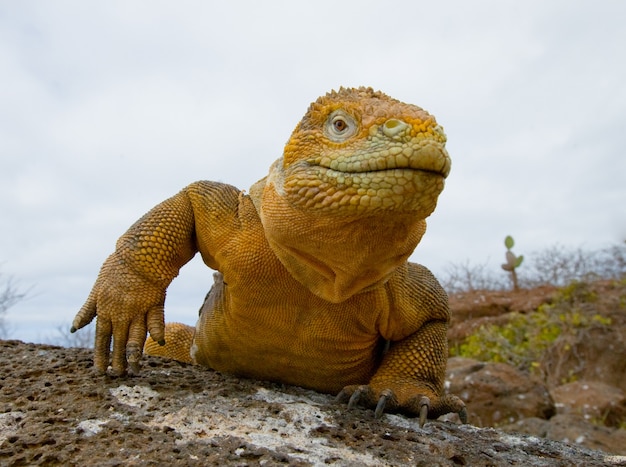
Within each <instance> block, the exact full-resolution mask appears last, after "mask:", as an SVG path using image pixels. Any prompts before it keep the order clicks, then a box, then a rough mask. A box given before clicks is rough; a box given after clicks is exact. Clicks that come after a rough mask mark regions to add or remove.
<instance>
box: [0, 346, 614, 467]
mask: <svg viewBox="0 0 626 467" xmlns="http://www.w3.org/2000/svg"><path fill="white" fill-rule="evenodd" d="M91 357H92V352H91V351H90V350H86V349H64V348H58V347H52V346H39V345H33V344H24V343H21V342H17V341H4V342H3V341H0V413H1V414H3V416H2V417H0V465H186V466H187V465H191V466H195V465H199V466H200V465H278V464H280V465H294V466H296V465H298V466H300V465H326V464H333V465H341V466H345V465H372V466H378V465H421V466H457V465H472V466H486V465H489V466H500V465H503V466H504V465H533V466H546V467H547V466H563V467H565V466H571V465H575V466H576V465H578V466H591V467H594V466H607V465H624V466H626V457H619V456H614V455H608V454H606V453H602V452H600V451H593V450H588V449H585V448H583V447H580V446H576V445H568V444H564V443H560V442H556V441H551V440H548V439H541V438H538V437H532V436H526V435H517V434H510V433H505V432H503V431H500V430H495V429H491V428H476V427H473V426H471V425H457V424H454V423H450V422H442V421H429V422H428V423H427V424H426V425H425V426H424V428H420V427H419V423H418V422H417V420H415V419H411V418H406V417H403V416H398V415H389V414H386V415H383V417H382V419H380V420H377V419H375V418H374V417H373V414H372V411H371V410H364V409H353V410H347V408H346V406H345V405H344V404H336V403H334V398H333V397H332V396H330V395H326V394H319V393H316V392H313V391H308V390H304V389H301V388H297V387H293V386H283V385H280V384H273V383H267V382H260V381H254V380H248V379H242V378H235V377H232V376H227V375H222V374H220V373H217V372H214V371H211V370H208V369H205V368H200V367H195V366H191V365H181V364H178V363H176V362H172V361H166V360H160V359H157V358H154V357H152V358H147V359H145V361H144V362H143V368H142V372H141V374H140V375H138V376H134V377H124V378H112V377H106V376H94V374H93V373H92V371H93V365H92V362H91Z"/></svg>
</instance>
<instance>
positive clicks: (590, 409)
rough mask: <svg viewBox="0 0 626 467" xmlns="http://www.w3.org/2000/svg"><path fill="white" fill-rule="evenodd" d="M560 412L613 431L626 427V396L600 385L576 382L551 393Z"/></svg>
mask: <svg viewBox="0 0 626 467" xmlns="http://www.w3.org/2000/svg"><path fill="white" fill-rule="evenodd" d="M550 393H551V394H552V398H553V399H554V401H555V404H556V407H557V412H558V413H562V414H575V415H581V416H583V417H584V418H585V419H586V420H590V421H592V422H594V423H596V424H602V425H605V426H610V427H619V426H621V425H623V424H625V423H626V393H624V391H622V390H621V389H619V388H616V387H614V386H610V385H608V384H605V383H601V382H599V381H575V382H573V383H568V384H563V385H561V386H558V387H556V388H554V389H553V390H552V391H550Z"/></svg>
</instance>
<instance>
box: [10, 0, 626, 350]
mask: <svg viewBox="0 0 626 467" xmlns="http://www.w3.org/2000/svg"><path fill="white" fill-rule="evenodd" d="M625 21H626V2H624V1H620V0H616V1H603V0H593V1H572V0H565V1H545V0H541V1H529V0H526V1H523V2H520V1H519V0H516V1H504V0H494V1H467V0H458V1H440V2H422V1H410V0H409V1H402V0H396V1H394V2H381V1H365V0H358V1H348V0H343V1H341V2H336V1H332V2H331V1H320V0H316V1H308V2H304V1H303V2H293V1H285V2H276V1H274V2H272V1H267V2H257V1H245V2H244V1H240V2H237V1H231V2H225V1H221V2H209V1H204V2H200V1H178V2H164V1H154V0H152V1H106V2H105V1H99V2H94V1H84V0H76V1H59V0H56V1H54V2H47V1H39V2H34V1H28V0H20V1H9V0H0V222H1V226H2V228H0V273H2V274H3V275H4V276H3V277H6V276H7V275H11V276H13V278H14V279H15V281H17V283H18V284H19V285H20V286H21V287H22V288H23V289H25V288H29V287H32V290H31V291H30V298H29V299H28V300H25V301H23V302H21V303H19V304H17V305H15V306H14V307H13V308H11V309H10V310H9V313H8V316H7V320H8V321H9V324H10V325H11V326H12V328H13V332H12V334H11V337H13V338H18V339H23V340H28V341H41V340H43V339H44V338H45V337H46V336H49V335H53V334H54V331H55V328H56V327H57V326H59V325H61V324H62V325H63V326H66V327H68V326H69V325H70V322H71V319H72V318H73V316H74V314H75V313H76V311H77V310H78V309H79V308H80V306H81V305H82V303H83V301H84V300H85V298H86V297H87V295H88V293H89V290H90V289H91V286H92V284H93V282H94V280H95V278H96V275H97V273H98V270H99V268H100V265H101V263H102V262H103V261H104V259H105V258H106V256H107V255H108V254H110V253H111V252H112V250H113V248H114V245H115V241H116V239H117V238H118V237H119V236H120V235H121V234H122V233H123V232H124V231H125V230H126V229H127V228H128V227H129V226H130V225H131V224H132V223H133V222H134V221H135V220H136V219H137V218H139V217H140V216H141V215H142V214H143V213H144V212H146V211H147V210H148V209H150V208H151V207H152V206H154V205H155V204H157V203H159V202H160V201H162V200H164V199H165V198H167V197H169V196H171V195H173V194H175V193H176V192H177V191H179V190H180V189H181V188H182V187H184V186H185V185H187V184H189V183H191V182H193V181H195V180H200V179H207V180H217V181H223V182H227V183H230V184H233V185H236V186H238V187H240V188H248V187H249V186H250V185H251V184H252V183H254V182H255V181H256V180H257V179H259V178H261V177H263V176H264V175H265V173H266V172H267V168H268V167H269V165H270V164H271V163H272V162H273V161H274V160H275V159H276V158H278V157H279V156H280V155H281V152H282V148H283V145H284V143H285V142H286V140H287V138H288V137H289V135H290V133H291V131H292V130H293V128H294V127H295V125H296V123H297V122H298V121H299V120H300V118H301V117H302V115H303V114H304V112H305V111H306V109H307V107H308V105H309V103H310V102H311V101H313V100H315V99H316V98H317V97H318V96H319V95H321V94H324V93H326V92H327V91H329V90H331V89H333V88H334V89H337V88H338V87H339V86H341V85H343V86H359V85H366V86H372V87H374V88H377V89H380V90H382V91H383V92H385V93H387V94H389V95H391V96H393V97H395V98H397V99H400V100H402V101H405V102H409V103H412V104H417V105H419V106H421V107H424V108H425V109H427V110H428V111H429V112H431V113H432V114H434V115H435V116H436V118H437V120H438V121H439V123H441V125H443V127H444V128H445V130H446V133H447V135H448V141H449V142H448V150H449V152H450V155H451V157H452V173H451V175H450V177H449V178H448V181H447V185H446V188H445V190H444V192H443V194H442V196H441V197H440V201H439V205H438V208H437V210H436V211H435V213H434V214H433V215H432V216H431V217H430V219H429V231H428V232H427V233H426V236H425V237H424V240H423V242H422V243H421V244H420V245H419V246H418V248H417V250H416V252H415V254H414V255H413V257H412V259H413V260H415V261H418V262H421V263H423V264H425V265H426V266H428V267H430V268H431V269H432V270H433V271H434V272H435V273H437V274H441V273H442V271H444V270H445V268H446V266H447V265H449V264H450V263H460V262H463V261H465V260H469V261H470V262H475V263H485V262H488V263H489V264H491V265H493V268H494V270H495V269H496V268H498V267H499V264H500V263H501V262H502V259H503V253H504V246H503V239H504V237H505V235H507V234H511V235H513V236H514V237H515V240H516V248H515V250H516V251H517V252H518V253H528V252H532V251H536V250H540V249H542V248H546V247H549V246H552V245H554V244H556V243H559V244H561V245H565V246H574V247H579V246H580V247H585V248H590V249H593V248H601V247H605V246H609V245H612V244H615V243H617V242H620V241H622V240H624V239H625V238H626V217H625V214H626V183H625V180H624V179H625V176H626V158H625V157H624V150H625V149H624V148H626V53H625V52H624V50H625V47H626V27H624V22H625ZM211 280H212V279H211V272H210V271H209V270H208V269H206V267H205V266H204V265H203V264H202V262H201V260H200V258H199V257H196V258H195V259H194V260H193V261H192V262H191V263H190V264H189V265H187V266H186V268H184V269H183V270H182V272H181V275H180V276H179V278H178V279H177V280H175V281H174V283H173V285H172V287H171V289H170V293H169V295H168V300H167V302H166V319H167V320H169V321H172V320H180V321H184V322H187V323H188V324H193V323H194V322H195V316H196V313H197V309H198V307H199V305H200V303H201V301H202V298H203V297H204V294H205V293H206V291H207V289H208V287H209V286H210V283H211Z"/></svg>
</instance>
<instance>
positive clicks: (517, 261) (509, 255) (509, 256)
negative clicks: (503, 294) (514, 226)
mask: <svg viewBox="0 0 626 467" xmlns="http://www.w3.org/2000/svg"><path fill="white" fill-rule="evenodd" d="M513 245H515V241H513V237H511V236H510V235H507V236H506V238H505V239H504V246H505V247H506V253H505V258H506V263H504V264H503V265H502V269H504V270H505V271H507V272H510V273H511V281H512V282H513V290H519V285H518V283H517V272H516V271H515V270H516V269H517V268H519V267H520V266H521V265H522V261H524V255H520V256H516V255H515V253H513V252H512V251H511V248H513Z"/></svg>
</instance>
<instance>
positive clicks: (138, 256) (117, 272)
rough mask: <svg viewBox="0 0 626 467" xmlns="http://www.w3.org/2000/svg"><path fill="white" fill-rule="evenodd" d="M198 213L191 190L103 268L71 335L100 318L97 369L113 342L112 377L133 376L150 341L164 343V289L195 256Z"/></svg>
mask: <svg viewBox="0 0 626 467" xmlns="http://www.w3.org/2000/svg"><path fill="white" fill-rule="evenodd" d="M196 251H197V247H196V243H195V220H194V208H193V204H192V201H191V199H190V194H189V187H188V188H187V189H185V190H183V191H181V192H180V193H178V194H177V195H175V196H173V197H172V198H170V199H168V200H166V201H164V202H162V203H161V204H159V205H157V206H156V207H154V208H153V209H152V210H151V211H150V212H148V213H147V214H146V215H144V216H143V217H142V218H141V219H139V220H138V221H137V222H136V223H135V224H133V225H132V226H131V227H130V229H128V231H127V232H126V233H125V234H124V235H123V236H122V237H121V238H120V239H119V240H118V242H117V245H116V250H115V252H114V253H113V254H112V255H111V256H109V258H108V259H107V260H106V261H105V263H104V264H103V266H102V268H101V270H100V274H99V275H98V279H97V280H96V283H95V284H94V286H93V289H92V290H91V293H90V294H89V297H88V299H87V301H86V303H85V304H84V305H83V307H82V308H81V309H80V311H79V312H78V313H77V315H76V317H75V318H74V321H73V324H72V328H71V331H72V332H75V331H76V330H77V329H80V328H81V327H83V326H85V325H87V324H88V323H89V322H91V321H92V320H93V318H94V317H95V316H96V315H97V316H98V320H97V322H96V336H95V354H94V365H95V367H96V370H97V371H99V372H102V373H104V372H106V370H107V367H108V365H109V353H110V350H109V349H110V345H111V340H113V355H112V360H111V367H112V372H113V374H116V375H120V374H123V373H124V372H125V371H126V365H127V361H128V363H129V364H130V365H131V369H132V370H133V371H137V370H138V362H139V359H140V358H141V352H142V349H143V345H144V342H145V339H146V332H147V331H149V332H150V335H151V336H152V338H153V339H154V340H155V341H158V342H160V343H164V336H165V334H164V316H163V306H164V302H165V290H166V288H167V287H168V285H169V284H170V282H171V281H172V280H173V279H174V277H176V276H177V275H178V271H179V269H180V268H181V267H182V266H183V265H184V264H185V263H187V262H188V261H189V260H190V259H191V258H192V257H193V256H194V254H195V253H196Z"/></svg>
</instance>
